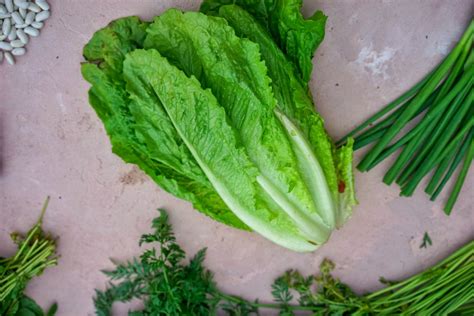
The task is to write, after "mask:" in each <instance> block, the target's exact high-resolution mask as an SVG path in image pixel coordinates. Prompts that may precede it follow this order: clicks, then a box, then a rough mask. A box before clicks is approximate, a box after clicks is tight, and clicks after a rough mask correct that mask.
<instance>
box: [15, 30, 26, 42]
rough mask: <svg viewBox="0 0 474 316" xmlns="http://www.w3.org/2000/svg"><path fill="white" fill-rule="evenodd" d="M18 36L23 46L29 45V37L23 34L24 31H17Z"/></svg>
mask: <svg viewBox="0 0 474 316" xmlns="http://www.w3.org/2000/svg"><path fill="white" fill-rule="evenodd" d="M16 35H17V36H18V39H19V40H20V41H21V42H22V43H23V44H25V45H26V44H28V35H26V34H25V32H23V30H22V29H18V30H16Z"/></svg>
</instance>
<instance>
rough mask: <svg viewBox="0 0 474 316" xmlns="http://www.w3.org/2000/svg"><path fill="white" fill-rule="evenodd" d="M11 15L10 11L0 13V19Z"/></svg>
mask: <svg viewBox="0 0 474 316" xmlns="http://www.w3.org/2000/svg"><path fill="white" fill-rule="evenodd" d="M11 16H12V15H11V14H10V13H0V19H6V18H9V17H11Z"/></svg>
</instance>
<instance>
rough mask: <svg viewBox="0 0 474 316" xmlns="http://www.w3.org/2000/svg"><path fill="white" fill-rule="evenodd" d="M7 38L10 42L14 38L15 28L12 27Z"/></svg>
mask: <svg viewBox="0 0 474 316" xmlns="http://www.w3.org/2000/svg"><path fill="white" fill-rule="evenodd" d="M8 40H9V41H10V42H11V41H13V40H16V30H15V28H13V27H12V29H11V31H10V34H8Z"/></svg>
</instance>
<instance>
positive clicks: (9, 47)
mask: <svg viewBox="0 0 474 316" xmlns="http://www.w3.org/2000/svg"><path fill="white" fill-rule="evenodd" d="M0 49H3V50H12V45H11V44H10V43H7V42H0Z"/></svg>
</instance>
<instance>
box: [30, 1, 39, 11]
mask: <svg viewBox="0 0 474 316" xmlns="http://www.w3.org/2000/svg"><path fill="white" fill-rule="evenodd" d="M28 10H30V11H33V12H34V13H39V12H41V8H40V7H39V6H38V5H37V4H36V3H33V2H30V4H29V5H28Z"/></svg>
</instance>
